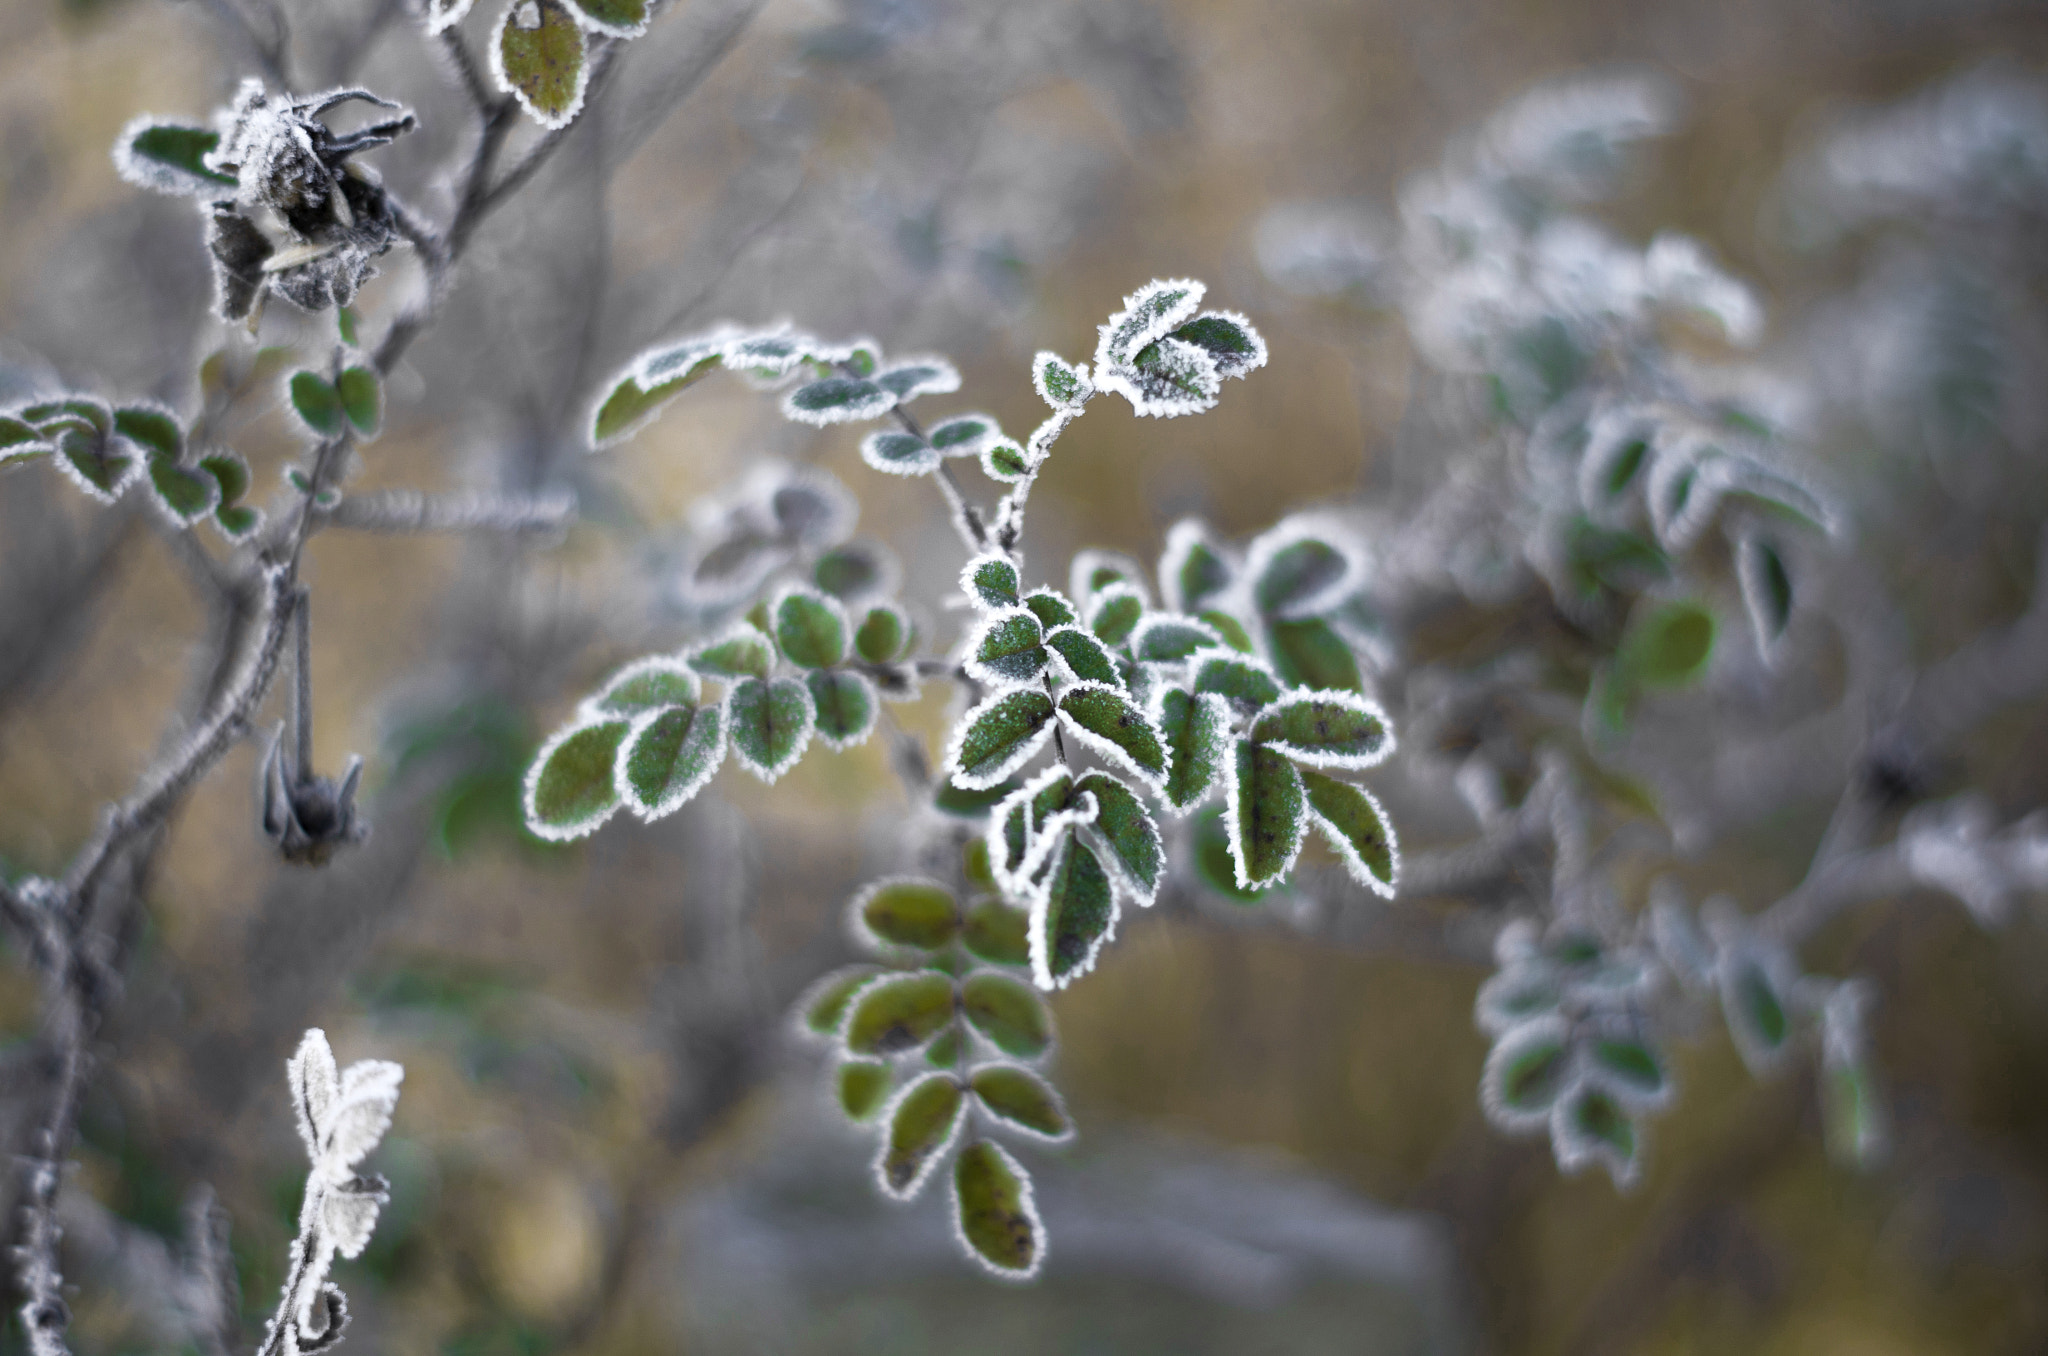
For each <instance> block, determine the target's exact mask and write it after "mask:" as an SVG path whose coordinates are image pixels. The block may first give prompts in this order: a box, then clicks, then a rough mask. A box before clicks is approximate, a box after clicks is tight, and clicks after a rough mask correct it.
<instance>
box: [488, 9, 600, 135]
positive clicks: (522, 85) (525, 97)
mask: <svg viewBox="0 0 2048 1356" xmlns="http://www.w3.org/2000/svg"><path fill="white" fill-rule="evenodd" d="M585 55H586V54H585V40H584V36H583V27H582V25H580V24H578V23H577V22H576V20H575V17H574V16H573V15H572V14H571V13H570V11H569V8H568V7H567V6H566V5H564V4H562V3H561V0H512V3H510V4H508V5H506V6H505V14H504V17H503V18H501V19H500V20H499V21H498V32H497V34H496V36H495V38H494V40H493V41H492V43H491V72H492V74H493V75H495V76H496V77H497V80H498V87H499V88H500V89H502V90H504V91H505V92H506V93H507V94H510V95H512V96H513V97H514V98H516V99H517V100H519V106H520V107H521V108H524V109H525V110H526V115H527V116H528V117H530V118H532V119H533V120H534V121H535V122H537V123H539V124H540V125H541V126H542V127H545V128H547V129H549V130H550V131H553V130H556V129H558V128H562V127H567V126H568V125H569V124H570V123H571V122H573V121H575V118H576V115H577V114H578V113H579V112H581V111H582V109H583V91H584V87H585V86H586V85H587V84H588V83H589V80H590V63H589V62H588V61H587V60H586V59H585Z"/></svg>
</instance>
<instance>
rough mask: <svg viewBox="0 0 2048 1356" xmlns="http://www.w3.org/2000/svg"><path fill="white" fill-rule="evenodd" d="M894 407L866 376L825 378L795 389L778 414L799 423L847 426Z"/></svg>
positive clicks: (890, 396)
mask: <svg viewBox="0 0 2048 1356" xmlns="http://www.w3.org/2000/svg"><path fill="white" fill-rule="evenodd" d="M895 406H896V397H895V396H894V395H893V394H891V393H890V392H889V391H888V390H887V389H885V388H884V387H882V386H880V385H878V384H876V383H875V382H873V381H871V380H869V379H868V378H866V377H826V378H824V379H823V380H821V381H813V382H809V383H806V384H805V385H802V386H799V387H797V388H796V389H795V390H794V391H791V392H790V393H789V394H788V395H786V396H784V397H783V398H782V413H783V414H784V415H785V416H786V417H788V418H790V419H793V420H795V421H796V422H798V423H800V424H817V425H820V426H822V425H825V424H851V423H858V422H860V421H862V420H865V419H876V418H879V417H881V416H882V415H885V414H887V413H888V412H889V411H890V410H892V409H894V408H895Z"/></svg>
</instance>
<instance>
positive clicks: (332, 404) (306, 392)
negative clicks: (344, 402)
mask: <svg viewBox="0 0 2048 1356" xmlns="http://www.w3.org/2000/svg"><path fill="white" fill-rule="evenodd" d="M286 390H287V392H288V393H289V394H290V396H291V405H292V413H294V414H296V415H298V416H299V420H300V422H301V423H303V424H305V426H306V427H307V428H309V429H311V430H312V431H313V432H314V433H315V434H317V435H319V436H320V437H322V438H333V437H336V436H338V435H339V434H340V433H341V425H342V420H343V419H344V418H345V417H346V416H345V415H344V414H343V413H342V408H341V395H340V393H339V392H337V391H336V390H335V389H334V386H333V385H332V383H330V382H329V381H328V380H327V379H326V378H325V377H323V376H321V375H320V374H319V373H317V372H307V371H303V370H301V371H298V372H294V373H292V379H291V381H290V382H289V383H288V384H287V386H286Z"/></svg>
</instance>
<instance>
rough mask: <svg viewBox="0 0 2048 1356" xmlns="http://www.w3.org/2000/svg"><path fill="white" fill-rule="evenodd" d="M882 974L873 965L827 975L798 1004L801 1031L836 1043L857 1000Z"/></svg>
mask: <svg viewBox="0 0 2048 1356" xmlns="http://www.w3.org/2000/svg"><path fill="white" fill-rule="evenodd" d="M883 973H884V972H883V971H881V970H878V969H877V968H875V967H874V966H872V965H848V966H844V967H842V968H840V969H838V970H834V971H833V972H832V973H830V974H828V975H826V976H825V977H824V978H823V979H820V980H819V981H818V982H817V983H815V984H813V985H811V987H810V988H808V989H806V990H805V991H804V996H803V997H802V998H800V999H798V1000H797V1004H796V1012H797V1014H798V1018H799V1020H798V1023H797V1026H798V1029H799V1030H800V1031H801V1032H802V1033H803V1034H805V1035H810V1036H824V1037H828V1038H830V1039H834V1040H837V1039H838V1038H839V1036H840V1034H841V1032H842V1030H843V1028H844V1027H845V1026H846V1016H847V1014H848V1013H850V1012H852V1011H853V1007H854V1001H855V999H856V998H858V997H859V995H860V993H861V991H862V990H864V989H866V988H867V986H868V985H870V984H872V983H874V982H875V981H876V980H878V979H880V978H881V977H882V975H883Z"/></svg>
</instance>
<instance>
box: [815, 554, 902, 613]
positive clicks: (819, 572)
mask: <svg viewBox="0 0 2048 1356" xmlns="http://www.w3.org/2000/svg"><path fill="white" fill-rule="evenodd" d="M901 575H902V567H901V566H899V565H898V564H897V563H896V556H895V553H894V552H892V551H890V550H889V548H888V547H886V546H884V545H882V544H881V543H880V542H875V541H866V540H854V541H850V542H845V543H843V544H841V545H839V546H835V547H833V548H832V549H831V550H829V551H827V552H825V553H824V554H823V555H821V556H819V557H818V558H817V559H816V560H815V561H812V562H811V582H812V583H814V584H816V585H817V586H818V587H819V588H821V589H823V590H824V591H825V592H826V593H829V594H831V595H832V596H833V597H834V598H837V599H838V600H839V601H840V602H842V603H845V604H846V605H847V606H848V607H852V606H854V605H855V604H857V603H859V602H860V601H862V600H864V599H867V598H871V597H873V596H874V595H876V594H878V593H891V592H894V591H895V588H896V585H897V582H898V580H899V579H900V577H901Z"/></svg>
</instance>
